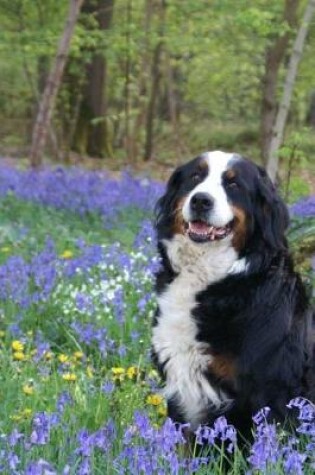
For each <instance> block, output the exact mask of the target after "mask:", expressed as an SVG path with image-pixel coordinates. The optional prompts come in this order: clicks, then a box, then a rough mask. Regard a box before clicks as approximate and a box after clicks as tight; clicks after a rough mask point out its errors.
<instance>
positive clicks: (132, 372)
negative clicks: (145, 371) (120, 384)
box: [126, 366, 138, 379]
mask: <svg viewBox="0 0 315 475" xmlns="http://www.w3.org/2000/svg"><path fill="white" fill-rule="evenodd" d="M126 374H127V376H128V378H129V379H133V378H134V377H135V376H137V374H138V368H136V367H135V366H129V368H127V371H126Z"/></svg>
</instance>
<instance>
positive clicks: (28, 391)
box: [23, 384, 34, 396]
mask: <svg viewBox="0 0 315 475" xmlns="http://www.w3.org/2000/svg"><path fill="white" fill-rule="evenodd" d="M23 393H24V394H27V395H28V396H30V395H31V394H34V388H33V386H31V385H30V384H24V386H23Z"/></svg>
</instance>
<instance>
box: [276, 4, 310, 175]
mask: <svg viewBox="0 0 315 475" xmlns="http://www.w3.org/2000/svg"><path fill="white" fill-rule="evenodd" d="M314 12H315V0H309V2H308V4H307V6H306V9H305V13H304V16H303V19H302V23H301V26H300V28H299V31H298V34H297V36H296V39H295V42H294V46H293V50H292V54H291V57H290V62H289V66H288V71H287V75H286V79H285V83H284V88H283V94H282V98H281V102H280V106H279V111H278V114H277V118H276V123H275V126H274V129H273V136H272V140H271V143H270V148H269V153H268V162H267V172H268V174H269V176H270V178H271V180H272V181H275V179H276V176H277V171H278V163H279V156H278V151H279V148H280V145H281V143H282V140H283V134H284V128H285V124H286V120H287V117H288V112H289V107H290V103H291V98H292V92H293V87H294V84H295V80H296V74H297V70H298V65H299V62H300V59H301V57H302V53H303V48H304V44H305V39H306V35H307V32H308V29H309V26H310V22H311V19H312V16H313V14H314Z"/></svg>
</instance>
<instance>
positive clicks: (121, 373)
mask: <svg viewBox="0 0 315 475" xmlns="http://www.w3.org/2000/svg"><path fill="white" fill-rule="evenodd" d="M112 373H113V380H114V381H123V379H124V377H125V368H121V367H115V368H112Z"/></svg>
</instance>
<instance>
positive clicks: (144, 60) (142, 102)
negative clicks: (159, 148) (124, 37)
mask: <svg viewBox="0 0 315 475" xmlns="http://www.w3.org/2000/svg"><path fill="white" fill-rule="evenodd" d="M152 16H153V0H146V2H145V14H144V21H143V31H144V41H143V52H142V54H141V68H140V71H139V86H138V91H139V94H138V104H137V105H138V111H137V116H136V118H135V120H134V123H133V127H132V133H131V134H130V149H129V152H130V160H131V161H132V162H134V161H135V160H137V156H138V145H139V144H138V142H139V141H140V138H139V136H140V131H141V129H142V128H144V126H145V120H146V106H147V101H146V97H147V91H148V78H149V76H150V73H149V70H150V64H149V60H150V53H149V49H150V28H151V20H152Z"/></svg>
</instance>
